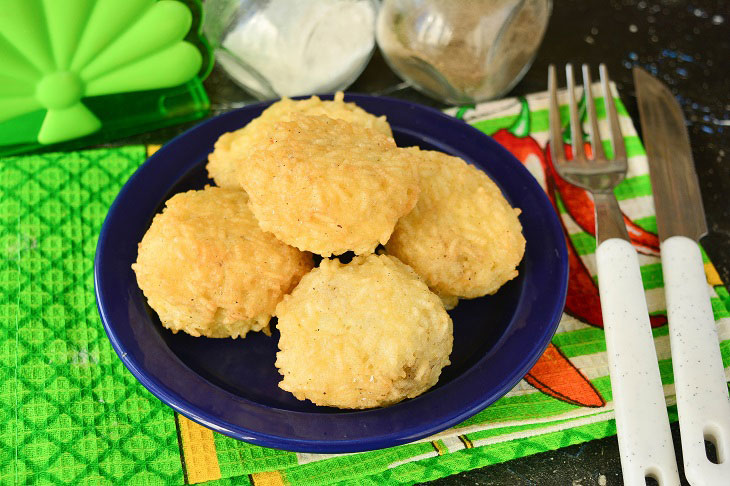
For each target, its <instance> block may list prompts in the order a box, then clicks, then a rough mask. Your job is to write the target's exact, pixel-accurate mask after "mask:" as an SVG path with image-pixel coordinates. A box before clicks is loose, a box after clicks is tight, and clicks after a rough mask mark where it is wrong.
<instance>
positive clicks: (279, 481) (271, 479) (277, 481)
mask: <svg viewBox="0 0 730 486" xmlns="http://www.w3.org/2000/svg"><path fill="white" fill-rule="evenodd" d="M249 477H250V478H251V482H252V483H253V486H284V478H282V477H281V473H280V472H279V471H266V472H258V473H254V474H251V475H250V476H249Z"/></svg>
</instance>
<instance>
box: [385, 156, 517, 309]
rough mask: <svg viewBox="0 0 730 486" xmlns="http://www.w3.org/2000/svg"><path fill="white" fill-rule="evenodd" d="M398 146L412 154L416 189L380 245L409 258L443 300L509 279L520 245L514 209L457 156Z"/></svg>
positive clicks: (482, 291) (487, 290)
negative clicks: (408, 206) (417, 193)
mask: <svg viewBox="0 0 730 486" xmlns="http://www.w3.org/2000/svg"><path fill="white" fill-rule="evenodd" d="M403 150H405V151H407V152H409V153H411V154H412V156H413V157H414V159H417V160H418V163H417V167H418V172H419V174H420V177H421V194H420V197H419V200H418V204H416V207H415V208H414V209H413V211H411V212H410V213H409V214H408V215H407V216H405V217H403V218H401V219H400V221H398V224H397V225H396V228H395V231H394V232H393V235H392V236H391V238H390V240H389V241H388V243H387V245H386V250H387V252H388V253H389V254H391V255H394V256H396V257H398V258H399V259H400V260H401V261H403V262H404V263H406V264H407V265H410V266H411V267H412V268H413V269H414V270H415V271H416V272H417V273H418V274H419V275H420V276H421V277H423V278H424V280H425V281H426V283H427V284H428V286H429V287H430V288H431V289H432V290H433V291H434V292H436V293H437V294H439V295H440V296H442V298H443V299H444V302H445V304H446V305H447V306H450V307H453V306H454V305H455V304H456V300H455V299H454V297H460V298H467V299H471V298H475V297H481V296H483V295H487V294H493V293H495V292H496V291H497V290H498V289H499V288H500V287H501V286H502V285H503V284H504V283H505V282H507V281H509V280H511V279H513V278H515V277H516V276H517V265H519V263H520V260H522V256H523V255H524V252H525V239H524V237H523V236H522V225H521V224H520V221H519V219H518V215H519V214H520V210H519V209H514V208H512V207H511V206H510V205H509V203H508V202H507V200H506V199H505V198H504V196H503V195H502V192H501V191H500V189H499V187H497V185H496V184H495V183H494V182H492V180H491V179H490V178H489V177H488V176H487V175H486V174H485V173H484V172H482V171H481V170H479V169H477V168H476V167H473V166H471V165H469V164H467V163H466V162H464V161H463V160H461V159H460V158H457V157H451V156H449V155H446V154H444V153H441V152H435V151H423V150H418V149H416V148H408V149H403Z"/></svg>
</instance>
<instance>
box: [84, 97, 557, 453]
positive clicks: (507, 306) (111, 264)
mask: <svg viewBox="0 0 730 486" xmlns="http://www.w3.org/2000/svg"><path fill="white" fill-rule="evenodd" d="M346 99H347V100H348V101H354V102H355V103H357V104H358V105H360V106H361V107H362V108H364V109H365V110H367V111H369V112H370V113H373V114H375V115H386V116H387V117H388V121H389V122H390V125H391V126H392V128H393V133H394V135H395V140H396V142H397V143H398V145H400V146H410V145H418V146H420V147H422V148H426V149H435V150H441V151H443V152H446V153H449V154H453V155H456V156H459V157H462V158H463V159H465V160H467V161H468V162H470V163H472V164H474V165H475V166H477V167H479V168H480V169H482V170H484V171H485V172H486V173H487V174H489V176H490V177H491V178H492V179H493V180H494V181H495V182H496V183H497V184H498V185H499V186H500V187H501V188H502V190H503V192H504V194H505V195H506V197H507V199H508V200H509V201H510V202H511V204H512V205H513V206H516V207H519V208H521V209H522V215H521V216H520V220H521V221H522V226H523V231H524V235H525V239H526V240H527V249H526V251H525V257H524V259H523V261H522V263H521V264H520V268H519V272H520V274H519V277H517V278H516V279H514V280H512V281H511V282H509V283H507V284H506V285H505V286H504V287H502V288H501V289H500V290H499V292H497V294H495V295H493V296H488V297H483V298H480V299H474V300H468V301H462V302H461V303H459V306H458V307H457V308H456V309H454V310H453V311H451V313H450V314H451V317H452V318H453V321H454V349H453V352H452V354H451V365H450V366H448V367H446V368H444V370H443V372H442V374H441V379H440V380H439V382H438V384H437V385H436V386H435V387H434V388H432V389H431V390H429V391H428V392H426V393H424V394H423V395H421V396H419V397H417V398H414V399H411V400H407V401H405V402H402V403H399V404H396V405H393V406H390V407H387V408H379V409H373V410H365V411H344V410H338V409H333V408H327V407H318V406H315V405H313V404H312V403H310V402H301V401H299V400H297V399H296V398H294V396H292V395H291V394H289V393H287V392H285V391H283V390H281V389H279V388H278V387H277V384H278V382H279V381H280V376H279V374H278V372H277V370H276V368H275V367H274V360H275V354H276V351H277V342H278V333H277V332H276V327H275V325H274V329H273V331H274V332H273V335H272V336H271V337H267V336H265V335H264V334H262V333H251V334H249V335H248V337H246V339H243V340H240V339H238V340H233V339H207V338H193V337H190V336H188V335H186V334H184V333H178V334H176V335H175V334H172V333H171V332H170V331H168V330H166V329H164V328H163V327H162V326H161V325H160V322H159V320H158V318H157V316H156V315H155V313H154V312H153V311H151V309H150V308H149V307H148V306H147V303H146V301H145V298H144V296H143V295H142V292H141V291H140V290H139V288H138V287H137V282H136V279H135V276H134V273H133V272H132V270H131V269H130V265H131V264H132V263H133V262H134V261H135V260H136V256H137V243H138V242H139V241H140V240H141V239H142V236H143V235H144V233H145V231H146V230H147V228H148V226H149V224H150V221H151V220H152V217H153V216H154V215H155V214H156V213H157V212H158V211H159V210H160V209H161V208H162V207H163V205H164V202H165V201H166V200H167V199H168V198H170V197H171V196H172V195H173V194H175V193H178V192H182V191H186V190H189V189H200V188H202V187H203V186H204V185H205V184H206V183H210V180H208V178H207V175H206V172H205V163H206V159H207V157H208V154H209V153H210V152H211V151H212V150H213V144H214V142H215V141H216V140H217V139H218V137H219V136H220V135H221V134H222V133H224V132H228V131H231V130H236V129H238V128H240V127H242V126H244V125H245V124H246V123H248V122H249V121H250V120H252V119H253V118H255V117H257V116H258V115H259V114H260V113H261V112H262V111H263V110H264V109H265V108H266V107H267V106H268V105H269V103H261V104H257V105H252V106H247V107H244V108H241V109H239V110H236V111H232V112H229V113H225V114H223V115H220V116H218V117H216V118H213V119H210V120H208V121H206V122H204V123H201V124H200V125H198V126H196V127H194V128H192V129H190V130H188V131H187V132H185V133H183V134H182V135H180V136H178V137H177V138H175V139H174V140H172V141H171V142H170V143H168V144H167V145H165V146H164V147H162V148H161V149H160V150H159V151H158V152H157V153H156V154H154V155H153V156H152V157H150V159H149V160H148V161H147V162H146V163H144V164H143V165H142V166H141V167H140V168H139V169H138V170H137V172H135V174H134V175H132V177H131V178H130V179H129V181H128V182H127V183H126V184H125V185H124V187H123V188H122V190H121V192H120V193H119V195H118V196H117V198H116V200H115V201H114V203H113V204H112V206H111V208H110V209H109V213H108V214H107V217H106V220H105V221H104V225H103V227H102V229H101V234H100V236H99V243H98V246H97V248H96V258H95V262H94V283H95V289H96V299H97V304H98V307H99V313H100V314H101V320H102V322H103V324H104V329H105V330H106V333H107V335H108V336H109V340H110V341H111V343H112V346H113V347H114V349H115V351H116V352H117V354H118V355H119V357H120V358H121V360H122V361H123V362H124V364H125V365H126V367H127V368H129V370H130V371H131V372H132V374H133V375H134V376H135V377H136V378H137V379H138V380H139V381H140V382H141V383H142V385H144V386H145V387H146V388H147V389H148V390H149V391H150V392H152V394H154V395H155V396H156V397H158V398H159V399H160V400H162V401H163V402H165V403H166V404H168V405H169V406H170V407H172V408H174V409H175V410H177V411H178V412H180V413H181V414H183V415H185V416H186V417H188V418H190V419H192V420H194V421H196V422H198V423H200V424H202V425H205V426H206V427H209V428H211V429H213V430H216V431H218V432H221V433H223V434H226V435H229V436H231V437H235V438H237V439H241V440H244V441H247V442H251V443H254V444H258V445H262V446H267V447H275V448H278V449H287V450H292V451H303V452H321V453H334V452H356V451H364V450H371V449H378V448H382V447H389V446H395V445H399V444H404V443H406V442H411V441H414V440H416V439H420V438H423V437H426V436H428V435H431V434H434V433H436V432H439V431H441V430H443V429H446V428H448V427H450V426H452V425H455V424H457V423H459V422H461V421H463V420H464V419H466V418H468V417H470V416H472V415H474V414H475V413H477V412H479V411H480V410H482V409H484V408H485V407H487V406H488V405H490V404H491V403H493V402H494V401H495V400H497V399H498V398H499V397H501V396H503V395H504V394H505V393H507V392H508V391H509V390H510V389H511V388H512V387H514V386H515V385H516V384H517V382H518V381H519V380H520V379H521V378H522V377H523V376H524V375H525V374H526V373H527V372H528V371H529V369H530V368H531V367H532V365H533V364H534V363H535V361H537V359H538V358H539V357H540V355H541V354H542V352H543V351H544V350H545V347H546V346H547V345H548V343H549V342H550V338H551V337H552V335H553V333H554V332H555V328H556V326H557V324H558V321H559V319H560V316H561V313H562V309H563V305H564V303H565V295H566V290H567V276H568V257H567V252H566V247H565V237H564V236H563V232H562V229H561V226H560V223H559V221H558V219H557V215H556V214H555V212H554V210H553V208H552V206H551V205H550V202H549V201H548V199H547V197H546V196H545V194H544V193H543V191H542V189H541V188H540V186H539V185H538V184H537V182H536V181H535V180H534V179H533V177H532V176H531V175H530V173H529V172H528V171H527V170H526V169H525V168H524V167H523V166H522V164H521V163H520V162H519V161H517V160H516V159H515V158H514V157H513V156H512V155H511V154H510V153H509V152H507V150H505V149H504V148H502V146H500V145H499V144H498V143H497V142H495V141H494V140H492V139H491V138H489V137H487V136H486V135H484V134H482V133H481V132H479V131H478V130H476V129H474V128H472V127H470V126H468V125H467V124H465V123H464V122H462V121H460V120H457V119H455V118H452V117H450V116H447V115H444V114H442V113H441V112H438V111H436V110H433V109H431V108H427V107H424V106H420V105H416V104H412V103H408V102H405V101H401V100H396V99H390V98H381V97H373V96H365V95H349V96H347V97H346ZM273 322H274V324H275V320H274V321H273Z"/></svg>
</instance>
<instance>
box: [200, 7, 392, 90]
mask: <svg viewBox="0 0 730 486" xmlns="http://www.w3.org/2000/svg"><path fill="white" fill-rule="evenodd" d="M203 7H204V9H205V18H204V23H203V29H204V31H205V34H206V36H207V37H208V40H209V41H210V42H211V44H213V47H214V48H215V55H216V60H217V61H218V62H219V64H220V65H221V66H222V67H223V69H224V70H225V71H226V73H227V74H228V75H229V76H230V77H231V78H232V79H233V80H234V81H235V82H236V83H237V84H239V85H240V86H241V87H243V88H244V89H245V90H246V91H248V92H249V93H251V94H252V95H253V96H255V97H257V98H259V99H269V98H276V97H279V96H298V95H308V94H314V93H329V92H332V91H338V90H342V89H345V88H346V87H348V86H349V85H350V84H352V83H353V82H354V81H355V79H357V77H358V76H359V75H360V74H361V73H362V71H363V70H364V69H365V66H366V65H367V63H368V61H369V60H370V57H371V56H372V53H373V50H374V48H375V18H376V15H377V11H378V10H377V9H378V3H377V1H376V0H306V1H303V0H206V1H205V2H204V3H203Z"/></svg>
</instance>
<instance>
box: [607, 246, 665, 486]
mask: <svg viewBox="0 0 730 486" xmlns="http://www.w3.org/2000/svg"><path fill="white" fill-rule="evenodd" d="M596 263H597V265H598V288H599V292H600V296H601V310H602V313H603V328H604V330H605V334H606V350H607V352H608V364H609V373H610V375H611V388H612V391H613V402H614V409H615V411H616V429H617V431H618V441H619V451H620V454H621V469H622V471H623V477H624V483H625V484H626V485H627V486H646V477H647V476H650V477H653V478H655V479H656V480H657V481H658V482H659V484H660V486H670V485H679V474H678V472H677V462H676V459H675V457H674V445H673V444H672V434H671V431H670V429H669V418H668V416H667V405H666V403H665V401H664V390H663V388H662V381H661V376H660V375H659V367H658V365H657V357H656V349H655V348H654V339H653V337H652V333H651V327H650V323H649V313H648V311H647V307H646V297H645V295H644V286H643V284H642V281H641V272H640V270H639V259H638V257H637V256H636V251H635V250H634V248H633V246H631V243H629V242H628V241H626V240H623V239H620V238H611V239H608V240H605V241H604V242H602V243H601V244H600V245H599V246H598V248H597V250H596Z"/></svg>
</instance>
